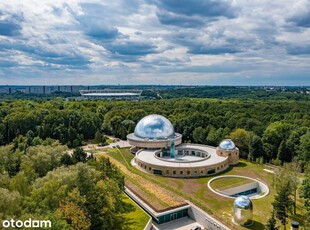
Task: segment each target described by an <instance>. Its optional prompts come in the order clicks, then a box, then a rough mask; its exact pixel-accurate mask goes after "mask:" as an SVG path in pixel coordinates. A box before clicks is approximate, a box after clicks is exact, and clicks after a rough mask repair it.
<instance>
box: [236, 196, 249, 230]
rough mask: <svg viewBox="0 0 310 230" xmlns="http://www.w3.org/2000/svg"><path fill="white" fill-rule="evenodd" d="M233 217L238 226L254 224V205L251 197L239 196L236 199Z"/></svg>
mask: <svg viewBox="0 0 310 230" xmlns="http://www.w3.org/2000/svg"><path fill="white" fill-rule="evenodd" d="M233 216H234V219H233V220H234V222H235V223H236V224H239V225H244V226H250V225H252V224H253V220H252V216H253V204H252V201H251V199H250V198H249V197H247V196H239V197H237V198H236V199H235V202H234V213H233Z"/></svg>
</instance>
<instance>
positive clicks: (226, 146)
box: [219, 139, 236, 150]
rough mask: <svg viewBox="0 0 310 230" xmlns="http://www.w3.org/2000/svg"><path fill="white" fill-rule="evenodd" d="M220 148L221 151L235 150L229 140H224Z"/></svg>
mask: <svg viewBox="0 0 310 230" xmlns="http://www.w3.org/2000/svg"><path fill="white" fill-rule="evenodd" d="M219 146H220V148H221V149H223V150H234V149H236V145H235V143H234V142H233V141H232V140H230V139H225V140H223V141H222V142H221V143H220V145H219Z"/></svg>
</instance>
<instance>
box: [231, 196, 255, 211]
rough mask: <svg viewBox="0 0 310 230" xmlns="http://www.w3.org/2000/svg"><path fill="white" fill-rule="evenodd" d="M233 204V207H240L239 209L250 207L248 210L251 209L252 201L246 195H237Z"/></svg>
mask: <svg viewBox="0 0 310 230" xmlns="http://www.w3.org/2000/svg"><path fill="white" fill-rule="evenodd" d="M234 206H235V208H240V209H250V210H252V209H253V204H252V201H251V199H250V198H249V197H247V196H238V197H237V198H236V199H235V202H234Z"/></svg>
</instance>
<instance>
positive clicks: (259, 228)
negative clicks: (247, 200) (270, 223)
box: [244, 220, 265, 230]
mask: <svg viewBox="0 0 310 230" xmlns="http://www.w3.org/2000/svg"><path fill="white" fill-rule="evenodd" d="M244 228H246V229H254V230H262V229H265V226H264V225H263V224H262V223H261V222H257V221H256V220H253V224H252V225H251V226H244Z"/></svg>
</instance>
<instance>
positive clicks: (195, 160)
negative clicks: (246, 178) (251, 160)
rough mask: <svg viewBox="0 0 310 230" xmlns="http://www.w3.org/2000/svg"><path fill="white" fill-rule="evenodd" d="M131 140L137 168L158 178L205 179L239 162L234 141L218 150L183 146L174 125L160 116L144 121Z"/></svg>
mask: <svg viewBox="0 0 310 230" xmlns="http://www.w3.org/2000/svg"><path fill="white" fill-rule="evenodd" d="M127 139H128V141H129V143H130V144H131V145H132V146H133V147H132V148H131V151H132V152H133V153H135V158H134V160H133V162H132V163H133V165H135V166H136V167H137V168H139V169H140V170H142V171H145V172H147V173H152V174H156V175H162V176H167V177H202V176H207V175H212V174H216V173H219V172H222V171H224V170H225V169H227V168H228V167H229V166H230V165H236V164H238V163H239V149H238V148H237V147H236V146H235V144H234V142H233V141H231V140H230V139H226V140H223V141H222V142H221V143H220V145H219V146H218V147H213V146H208V145H200V144H189V143H182V135H181V134H179V133H176V132H175V131H174V128H173V125H172V124H171V122H170V121H169V120H168V119H167V118H165V117H163V116H161V115H157V114H152V115H148V116H146V117H144V118H142V119H141V120H140V121H139V122H138V124H137V125H136V127H135V131H134V133H131V134H129V135H127Z"/></svg>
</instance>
